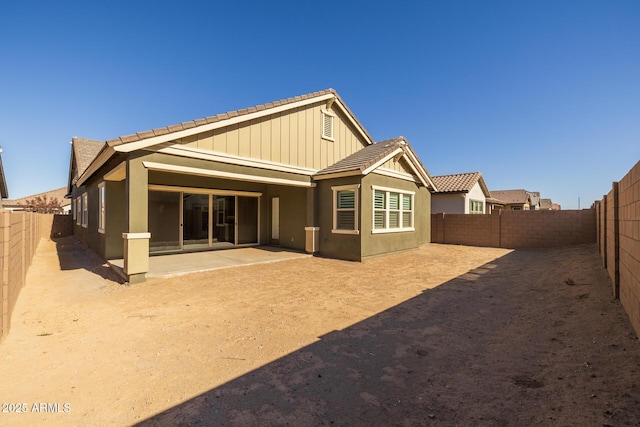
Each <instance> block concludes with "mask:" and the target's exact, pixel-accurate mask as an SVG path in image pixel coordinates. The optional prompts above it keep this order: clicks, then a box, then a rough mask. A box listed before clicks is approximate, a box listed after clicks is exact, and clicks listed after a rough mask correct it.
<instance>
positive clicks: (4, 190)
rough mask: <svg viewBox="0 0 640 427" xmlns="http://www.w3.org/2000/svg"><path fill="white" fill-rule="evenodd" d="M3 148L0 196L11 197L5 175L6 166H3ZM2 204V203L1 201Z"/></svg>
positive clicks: (0, 152)
mask: <svg viewBox="0 0 640 427" xmlns="http://www.w3.org/2000/svg"><path fill="white" fill-rule="evenodd" d="M1 154H2V148H0V197H1V198H3V199H6V198H7V197H9V191H8V190H7V180H6V178H5V177H4V167H2V155H1ZM0 206H2V204H1V203H0Z"/></svg>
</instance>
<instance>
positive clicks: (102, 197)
mask: <svg viewBox="0 0 640 427" xmlns="http://www.w3.org/2000/svg"><path fill="white" fill-rule="evenodd" d="M106 214H107V212H106V190H105V183H104V181H103V182H101V183H100V184H98V233H102V234H104V232H105V229H106V227H107V221H106V219H107V218H106Z"/></svg>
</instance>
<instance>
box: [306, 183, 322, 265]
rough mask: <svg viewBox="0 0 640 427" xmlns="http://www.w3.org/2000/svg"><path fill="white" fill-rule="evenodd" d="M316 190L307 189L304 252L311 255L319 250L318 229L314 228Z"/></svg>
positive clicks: (313, 188) (312, 188) (315, 219)
mask: <svg viewBox="0 0 640 427" xmlns="http://www.w3.org/2000/svg"><path fill="white" fill-rule="evenodd" d="M316 197H317V194H316V188H315V187H311V188H308V189H307V220H306V224H307V226H306V227H305V228H304V231H305V245H304V248H305V251H306V252H308V253H310V254H313V253H316V252H318V251H319V250H320V227H316V224H317V223H316V221H317V215H316Z"/></svg>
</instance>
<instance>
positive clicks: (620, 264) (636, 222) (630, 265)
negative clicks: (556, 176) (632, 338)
mask: <svg viewBox="0 0 640 427" xmlns="http://www.w3.org/2000/svg"><path fill="white" fill-rule="evenodd" d="M596 209H598V210H599V212H600V215H599V218H598V235H599V236H601V239H602V241H601V242H600V244H599V245H598V249H599V251H600V255H601V257H602V260H603V266H604V267H605V268H606V269H607V272H608V273H609V277H610V278H611V284H612V293H613V296H614V297H616V298H620V303H621V304H622V306H623V307H624V310H625V311H626V313H627V315H628V316H629V319H630V320H631V324H632V325H633V327H634V329H635V331H636V333H637V334H638V335H640V162H638V163H636V165H635V166H634V167H633V168H631V170H630V171H629V172H628V173H627V174H626V175H625V176H624V178H622V179H621V180H620V181H619V182H614V183H613V184H612V185H611V191H610V192H609V193H608V194H606V195H605V196H603V198H602V200H600V201H598V202H596Z"/></svg>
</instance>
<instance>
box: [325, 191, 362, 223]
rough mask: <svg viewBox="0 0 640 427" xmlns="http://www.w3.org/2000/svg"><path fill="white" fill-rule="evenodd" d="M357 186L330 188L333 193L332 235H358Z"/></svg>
mask: <svg viewBox="0 0 640 427" xmlns="http://www.w3.org/2000/svg"><path fill="white" fill-rule="evenodd" d="M359 188H360V184H357V185H341V186H337V187H331V190H332V191H333V229H332V230H331V232H332V233H338V234H359V233H360V232H359V229H358V189H359Z"/></svg>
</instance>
